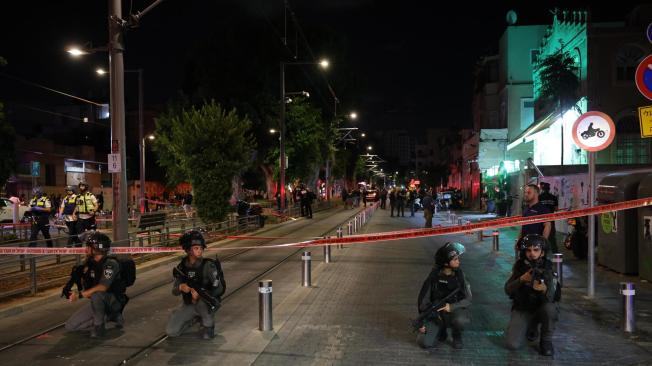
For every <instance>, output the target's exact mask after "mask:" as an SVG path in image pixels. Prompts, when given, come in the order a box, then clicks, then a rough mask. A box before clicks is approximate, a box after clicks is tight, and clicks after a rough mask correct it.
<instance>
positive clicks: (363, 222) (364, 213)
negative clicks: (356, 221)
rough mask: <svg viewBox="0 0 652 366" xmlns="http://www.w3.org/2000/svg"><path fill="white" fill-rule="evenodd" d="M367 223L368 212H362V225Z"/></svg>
mask: <svg viewBox="0 0 652 366" xmlns="http://www.w3.org/2000/svg"><path fill="white" fill-rule="evenodd" d="M366 223H367V210H364V211H362V225H364V224H366Z"/></svg>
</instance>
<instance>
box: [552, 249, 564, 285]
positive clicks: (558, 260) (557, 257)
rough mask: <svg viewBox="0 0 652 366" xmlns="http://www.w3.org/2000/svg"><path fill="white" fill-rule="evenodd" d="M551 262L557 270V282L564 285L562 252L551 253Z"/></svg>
mask: <svg viewBox="0 0 652 366" xmlns="http://www.w3.org/2000/svg"><path fill="white" fill-rule="evenodd" d="M552 263H554V264H555V271H556V272H557V280H558V281H559V284H560V285H562V286H564V267H563V266H562V264H563V263H564V255H563V254H562V253H554V254H553V255H552Z"/></svg>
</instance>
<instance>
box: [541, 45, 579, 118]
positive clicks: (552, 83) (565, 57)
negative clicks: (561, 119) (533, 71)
mask: <svg viewBox="0 0 652 366" xmlns="http://www.w3.org/2000/svg"><path fill="white" fill-rule="evenodd" d="M537 70H538V71H539V78H540V81H541V87H540V95H541V98H542V99H543V100H546V101H550V102H553V103H558V106H559V107H560V113H563V112H565V111H567V110H569V109H570V108H575V109H577V108H578V107H577V106H576V103H577V100H578V89H579V86H580V80H579V78H578V76H577V72H578V67H577V65H576V64H575V60H574V59H573V57H572V56H571V55H570V54H569V53H568V52H564V51H562V50H559V51H558V52H555V53H554V54H552V55H550V56H548V57H546V58H544V59H543V60H542V61H541V62H540V63H539V64H538V66H537ZM580 113H581V112H580Z"/></svg>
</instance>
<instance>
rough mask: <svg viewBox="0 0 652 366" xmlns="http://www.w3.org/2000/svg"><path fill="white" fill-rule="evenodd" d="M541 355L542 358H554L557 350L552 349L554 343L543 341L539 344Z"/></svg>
mask: <svg viewBox="0 0 652 366" xmlns="http://www.w3.org/2000/svg"><path fill="white" fill-rule="evenodd" d="M539 353H540V354H541V355H542V356H552V355H554V354H555V350H554V348H553V347H552V342H550V341H541V343H539Z"/></svg>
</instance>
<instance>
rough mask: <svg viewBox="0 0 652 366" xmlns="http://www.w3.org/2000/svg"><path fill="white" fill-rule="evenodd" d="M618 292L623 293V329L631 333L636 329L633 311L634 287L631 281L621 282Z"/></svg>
mask: <svg viewBox="0 0 652 366" xmlns="http://www.w3.org/2000/svg"><path fill="white" fill-rule="evenodd" d="M620 294H621V295H623V330H624V331H625V332H627V333H633V332H634V331H635V330H636V313H635V312H634V311H635V308H634V296H635V295H636V287H635V286H634V284H633V283H631V282H621V283H620Z"/></svg>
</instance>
